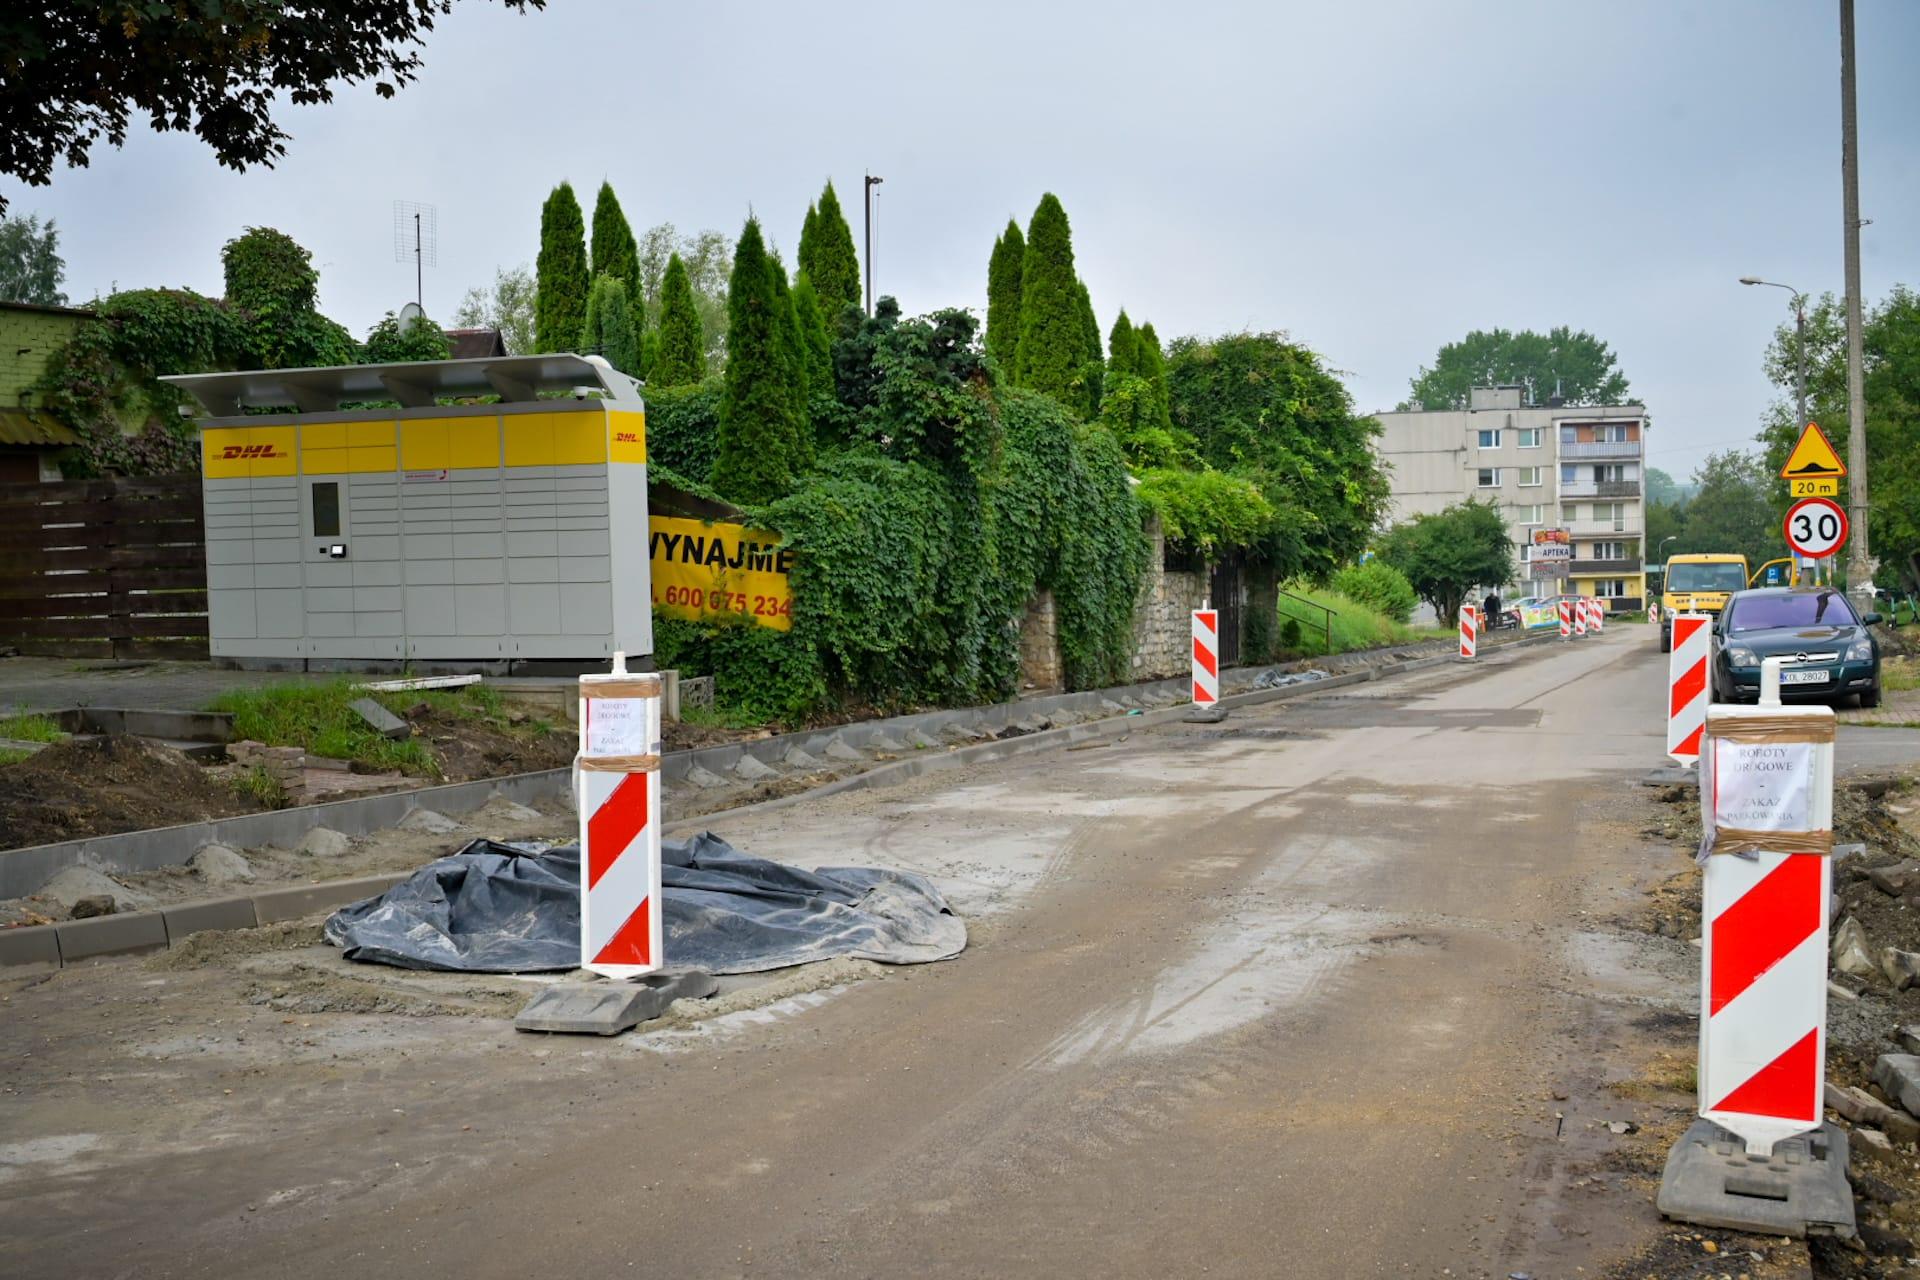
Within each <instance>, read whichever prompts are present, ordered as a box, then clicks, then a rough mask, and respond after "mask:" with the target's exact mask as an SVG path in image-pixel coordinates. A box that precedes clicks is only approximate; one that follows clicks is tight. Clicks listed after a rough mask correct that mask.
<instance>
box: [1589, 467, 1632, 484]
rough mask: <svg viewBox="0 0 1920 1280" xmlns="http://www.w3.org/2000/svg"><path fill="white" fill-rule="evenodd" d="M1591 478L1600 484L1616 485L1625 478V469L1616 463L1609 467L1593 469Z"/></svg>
mask: <svg viewBox="0 0 1920 1280" xmlns="http://www.w3.org/2000/svg"><path fill="white" fill-rule="evenodd" d="M1593 478H1594V479H1595V480H1598V481H1600V482H1601V483H1602V484H1607V483H1617V482H1619V481H1621V480H1625V479H1626V478H1627V469H1626V468H1625V467H1623V466H1621V465H1619V464H1618V463H1614V464H1613V465H1611V466H1605V467H1595V468H1594V469H1593Z"/></svg>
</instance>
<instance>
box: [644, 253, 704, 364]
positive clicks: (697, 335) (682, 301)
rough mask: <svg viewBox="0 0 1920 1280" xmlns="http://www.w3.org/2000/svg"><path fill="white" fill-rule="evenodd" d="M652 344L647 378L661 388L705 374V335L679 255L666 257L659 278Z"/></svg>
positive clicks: (689, 282)
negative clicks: (655, 321) (663, 271)
mask: <svg viewBox="0 0 1920 1280" xmlns="http://www.w3.org/2000/svg"><path fill="white" fill-rule="evenodd" d="M649 336H651V337H652V338H653V341H654V347H653V351H652V352H651V353H650V355H651V363H649V364H648V366H647V373H648V380H649V381H651V382H653V383H655V384H657V385H659V386H662V387H679V386H685V385H686V384H688V383H693V382H698V381H700V380H701V379H702V378H704V377H706V376H707V337H706V334H705V333H704V332H702V331H701V327H700V307H699V305H698V304H697V303H695V302H694V299H693V283H692V281H690V280H689V279H688V278H687V264H686V263H685V262H683V261H681V258H680V255H679V254H677V253H676V254H674V255H673V256H672V257H671V258H668V259H667V273H666V275H665V276H664V277H662V279H661V281H660V324H659V327H658V328H657V329H656V330H655V331H654V333H653V334H652V335H649Z"/></svg>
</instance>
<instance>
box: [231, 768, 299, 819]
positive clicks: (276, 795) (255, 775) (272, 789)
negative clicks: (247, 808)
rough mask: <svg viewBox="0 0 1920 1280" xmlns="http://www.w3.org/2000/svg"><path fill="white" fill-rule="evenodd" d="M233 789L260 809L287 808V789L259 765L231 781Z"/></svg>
mask: <svg viewBox="0 0 1920 1280" xmlns="http://www.w3.org/2000/svg"><path fill="white" fill-rule="evenodd" d="M233 789H234V790H235V791H237V792H239V793H240V794H241V795H242V796H245V797H246V798H247V799H249V800H252V801H253V802H254V803H255V804H258V805H259V806H260V807H261V808H262V809H284V808H286V807H287V789H286V788H285V787H283V786H281V785H280V779H278V778H276V777H274V776H273V775H272V774H270V773H268V772H267V771H266V770H265V769H263V768H261V767H260V766H259V765H254V766H253V767H252V768H251V769H248V770H247V771H246V772H245V773H243V774H241V775H240V776H239V777H237V778H235V779H234V780H233Z"/></svg>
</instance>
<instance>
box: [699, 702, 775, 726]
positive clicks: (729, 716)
mask: <svg viewBox="0 0 1920 1280" xmlns="http://www.w3.org/2000/svg"><path fill="white" fill-rule="evenodd" d="M680 721H681V723H682V724H690V725H693V726H694V727H696V728H700V729H758V728H759V727H760V726H761V725H762V724H764V723H765V721H764V720H762V719H761V718H760V717H759V716H756V715H754V714H753V713H752V712H750V711H748V710H747V709H746V708H744V707H735V706H721V707H689V706H684V705H683V706H682V707H681V708H680Z"/></svg>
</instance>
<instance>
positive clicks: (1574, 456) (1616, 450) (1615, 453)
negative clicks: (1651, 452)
mask: <svg viewBox="0 0 1920 1280" xmlns="http://www.w3.org/2000/svg"><path fill="white" fill-rule="evenodd" d="M1560 456H1561V457H1562V458H1566V459H1568V460H1569V461H1574V462H1577V461H1579V460H1580V459H1582V458H1637V457H1639V456H1640V442H1639V441H1638V440H1620V441H1607V442H1603V443H1593V444H1563V445H1561V446H1560Z"/></svg>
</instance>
